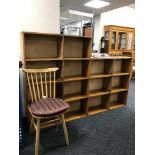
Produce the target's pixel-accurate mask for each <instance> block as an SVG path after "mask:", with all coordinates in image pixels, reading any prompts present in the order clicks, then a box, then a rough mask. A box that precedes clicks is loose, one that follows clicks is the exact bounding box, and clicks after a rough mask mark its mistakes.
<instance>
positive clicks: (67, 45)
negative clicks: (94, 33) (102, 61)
mask: <svg viewBox="0 0 155 155" xmlns="http://www.w3.org/2000/svg"><path fill="white" fill-rule="evenodd" d="M91 46H92V40H91V38H84V37H70V36H64V58H89V57H90V53H91Z"/></svg>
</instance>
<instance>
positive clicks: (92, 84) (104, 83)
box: [89, 77, 111, 96]
mask: <svg viewBox="0 0 155 155" xmlns="http://www.w3.org/2000/svg"><path fill="white" fill-rule="evenodd" d="M110 87H111V77H106V78H100V79H90V80H89V96H98V95H104V94H108V93H109V92H110V90H111V88H110Z"/></svg>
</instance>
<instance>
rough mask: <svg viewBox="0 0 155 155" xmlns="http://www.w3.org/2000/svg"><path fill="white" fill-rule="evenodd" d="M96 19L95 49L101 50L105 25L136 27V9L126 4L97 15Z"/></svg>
mask: <svg viewBox="0 0 155 155" xmlns="http://www.w3.org/2000/svg"><path fill="white" fill-rule="evenodd" d="M95 21H96V22H95V35H94V43H95V46H94V50H99V49H100V38H101V36H102V35H104V33H103V32H104V25H120V26H127V27H135V9H134V8H132V7H128V6H125V7H122V8H119V9H115V10H112V11H109V12H106V13H102V14H101V17H100V16H98V17H95ZM98 23H100V24H98Z"/></svg>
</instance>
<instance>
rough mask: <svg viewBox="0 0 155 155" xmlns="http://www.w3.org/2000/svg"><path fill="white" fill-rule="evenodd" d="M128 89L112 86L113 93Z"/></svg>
mask: <svg viewBox="0 0 155 155" xmlns="http://www.w3.org/2000/svg"><path fill="white" fill-rule="evenodd" d="M127 90H128V89H126V88H112V90H111V93H118V92H122V91H127Z"/></svg>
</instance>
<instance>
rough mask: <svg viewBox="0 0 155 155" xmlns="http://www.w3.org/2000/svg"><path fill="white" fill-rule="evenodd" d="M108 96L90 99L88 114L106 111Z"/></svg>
mask: <svg viewBox="0 0 155 155" xmlns="http://www.w3.org/2000/svg"><path fill="white" fill-rule="evenodd" d="M109 97H110V95H102V96H96V97H90V98H89V100H88V114H89V115H92V114H96V113H99V112H103V111H107V110H108V101H109Z"/></svg>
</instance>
